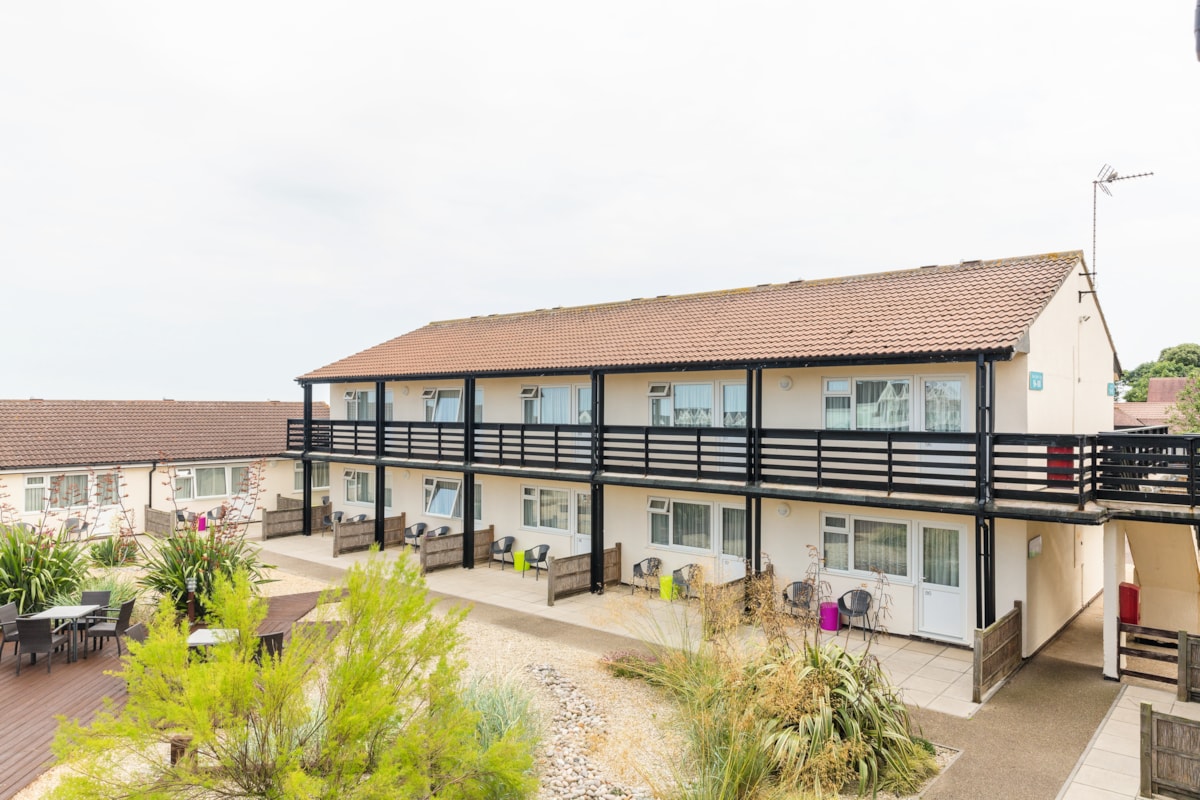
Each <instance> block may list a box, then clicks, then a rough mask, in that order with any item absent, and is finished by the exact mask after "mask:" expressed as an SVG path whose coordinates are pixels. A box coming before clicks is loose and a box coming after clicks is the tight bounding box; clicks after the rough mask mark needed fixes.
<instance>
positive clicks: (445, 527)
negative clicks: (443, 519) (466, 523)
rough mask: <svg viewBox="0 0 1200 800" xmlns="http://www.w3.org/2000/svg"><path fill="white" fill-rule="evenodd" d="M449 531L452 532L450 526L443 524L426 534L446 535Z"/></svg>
mask: <svg viewBox="0 0 1200 800" xmlns="http://www.w3.org/2000/svg"><path fill="white" fill-rule="evenodd" d="M449 532H450V526H449V525H442V526H441V527H438V528H434V529H433V530H431V531H430V532H429V533H427V534H425V535H426V536H445V535H446V534H448V533H449Z"/></svg>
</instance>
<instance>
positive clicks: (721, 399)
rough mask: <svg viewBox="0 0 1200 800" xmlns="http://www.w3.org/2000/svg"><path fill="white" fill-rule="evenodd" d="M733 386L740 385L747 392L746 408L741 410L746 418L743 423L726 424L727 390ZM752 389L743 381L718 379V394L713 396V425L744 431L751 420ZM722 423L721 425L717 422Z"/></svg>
mask: <svg viewBox="0 0 1200 800" xmlns="http://www.w3.org/2000/svg"><path fill="white" fill-rule="evenodd" d="M731 386H737V387H740V388H741V389H742V390H744V391H745V392H746V400H747V403H746V408H745V409H744V410H743V411H742V412H741V413H742V415H743V416H744V417H745V420H744V421H743V422H742V424H741V425H726V424H725V390H726V389H727V388H729V387H731ZM749 400H750V391H749V389H747V387H746V384H745V383H744V382H743V381H718V382H717V390H716V394H715V396H714V397H713V406H714V408H713V426H714V427H718V428H726V429H728V430H732V431H744V430H746V428H747V427H748V423H749V422H750V405H749ZM718 422H719V423H720V424H719V425H718V424H717V423H718Z"/></svg>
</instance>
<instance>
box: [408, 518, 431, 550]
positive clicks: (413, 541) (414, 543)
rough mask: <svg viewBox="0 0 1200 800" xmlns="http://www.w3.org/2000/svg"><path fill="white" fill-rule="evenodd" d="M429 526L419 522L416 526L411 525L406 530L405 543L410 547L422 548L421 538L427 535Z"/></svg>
mask: <svg viewBox="0 0 1200 800" xmlns="http://www.w3.org/2000/svg"><path fill="white" fill-rule="evenodd" d="M428 529H429V526H428V525H426V524H425V523H424V522H418V523H417V524H416V525H409V526H408V527H407V528H405V529H404V543H405V544H406V545H409V546H410V547H420V546H421V537H423V536H424V535H425V531H426V530H428Z"/></svg>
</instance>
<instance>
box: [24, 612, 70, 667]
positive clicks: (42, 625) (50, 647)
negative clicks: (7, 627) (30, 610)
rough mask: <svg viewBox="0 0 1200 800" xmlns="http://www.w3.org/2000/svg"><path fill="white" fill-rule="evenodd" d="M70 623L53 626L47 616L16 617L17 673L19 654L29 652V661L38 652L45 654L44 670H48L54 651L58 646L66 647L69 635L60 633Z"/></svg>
mask: <svg viewBox="0 0 1200 800" xmlns="http://www.w3.org/2000/svg"><path fill="white" fill-rule="evenodd" d="M70 624H71V623H69V622H68V623H66V624H65V625H63V626H62V627H59V628H54V627H52V626H51V624H50V620H49V618H46V617H43V618H42V619H22V618H20V617H18V618H17V636H18V638H17V674H18V675H20V674H21V656H23V655H25V654H26V653H28V654H29V663H31V664H32V663H33V660H34V659H35V658H37V654H38V653H45V654H46V672H50V661H51V658H52V656H53V654H54V651H55V650H57V649H58V648H60V647H66V646H67V643H68V642H69V641H70V636H69V635H68V634H65V633H60V631H61V630H62V629H63V628H64V627H69V626H70Z"/></svg>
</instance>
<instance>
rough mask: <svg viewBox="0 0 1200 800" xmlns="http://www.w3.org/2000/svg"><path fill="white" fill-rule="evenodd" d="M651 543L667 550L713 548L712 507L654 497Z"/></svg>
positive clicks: (651, 506)
mask: <svg viewBox="0 0 1200 800" xmlns="http://www.w3.org/2000/svg"><path fill="white" fill-rule="evenodd" d="M647 510H648V511H649V512H650V543H651V544H655V545H661V546H663V547H687V548H691V549H697V550H711V549H712V511H713V510H712V506H711V505H709V504H707V503H687V502H683V501H680V500H667V499H666V498H665V497H651V498H650V502H649V504H648V505H647Z"/></svg>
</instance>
